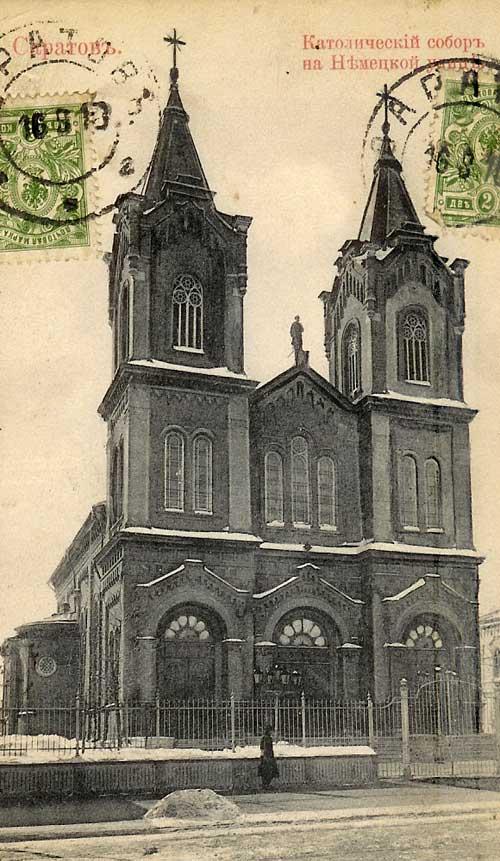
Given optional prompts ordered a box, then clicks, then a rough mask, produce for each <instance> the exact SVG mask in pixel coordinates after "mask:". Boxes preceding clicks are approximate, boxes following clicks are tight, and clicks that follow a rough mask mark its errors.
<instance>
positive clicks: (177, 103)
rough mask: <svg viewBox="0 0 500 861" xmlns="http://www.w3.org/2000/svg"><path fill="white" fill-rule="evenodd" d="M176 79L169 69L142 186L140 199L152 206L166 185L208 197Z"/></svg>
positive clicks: (173, 71) (161, 195) (174, 69)
mask: <svg viewBox="0 0 500 861" xmlns="http://www.w3.org/2000/svg"><path fill="white" fill-rule="evenodd" d="M178 78H179V70H178V69H177V67H176V66H174V67H173V68H172V69H170V94H169V97H168V102H167V106H166V108H165V110H164V112H163V118H162V123H161V127H160V132H159V135H158V140H157V141H156V146H155V149H154V152H153V157H152V159H151V164H150V166H149V172H148V176H147V179H146V182H145V186H144V196H145V197H146V198H147V199H149V200H151V201H154V202H155V203H156V202H158V201H160V200H163V199H164V198H165V196H166V183H168V184H170V183H174V184H175V185H174V187H176V188H177V189H179V190H182V188H183V187H184V189H185V190H186V191H187V190H188V189H189V190H190V193H191V194H196V189H200V192H201V195H202V196H204V197H206V196H207V193H208V194H210V195H211V192H210V189H209V185H208V182H207V179H206V176H205V174H204V171H203V168H202V166H201V161H200V159H199V156H198V153H197V152H196V147H195V145H194V142H193V138H192V137H191V132H190V131H189V116H188V115H187V113H186V111H185V110H184V106H183V104H182V101H181V97H180V95H179V87H178Z"/></svg>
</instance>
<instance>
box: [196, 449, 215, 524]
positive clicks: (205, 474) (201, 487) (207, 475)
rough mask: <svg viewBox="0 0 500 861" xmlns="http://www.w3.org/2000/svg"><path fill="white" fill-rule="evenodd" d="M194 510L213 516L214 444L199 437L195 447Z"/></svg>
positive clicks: (197, 512)
mask: <svg viewBox="0 0 500 861" xmlns="http://www.w3.org/2000/svg"><path fill="white" fill-rule="evenodd" d="M193 480H194V510H195V513H196V514H212V442H211V440H210V439H208V437H206V436H198V437H196V439H195V441H194V447H193Z"/></svg>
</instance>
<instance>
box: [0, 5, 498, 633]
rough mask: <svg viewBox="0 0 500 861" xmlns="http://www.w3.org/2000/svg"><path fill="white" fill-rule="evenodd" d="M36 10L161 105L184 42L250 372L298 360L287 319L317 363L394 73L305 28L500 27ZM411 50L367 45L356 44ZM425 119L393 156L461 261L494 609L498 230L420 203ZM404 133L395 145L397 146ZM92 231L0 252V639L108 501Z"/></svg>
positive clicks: (389, 15) (43, 591) (184, 92)
mask: <svg viewBox="0 0 500 861" xmlns="http://www.w3.org/2000/svg"><path fill="white" fill-rule="evenodd" d="M9 9H10V13H9ZM457 12H458V13H459V14H457ZM479 13H481V14H479ZM2 15H3V18H4V20H3V21H2V24H3V28H4V29H7V28H8V27H7V25H8V24H10V23H12V21H13V22H14V24H16V25H18V24H19V25H20V24H25V23H28V22H30V21H32V20H34V19H35V18H36V17H37V16H36V5H35V4H34V3H31V2H28V3H24V4H23V7H22V10H21V11H19V5H18V4H16V5H14V4H13V3H11V4H9V3H7V4H4V6H3V10H2ZM44 15H45V16H46V17H47V18H49V17H51V16H52V17H58V18H59V19H61V20H62V21H63V23H64V26H65V27H66V26H67V27H69V26H71V27H76V28H77V29H78V38H81V39H92V38H96V37H97V35H105V36H106V38H108V39H111V41H112V42H113V43H114V44H117V45H121V46H122V50H123V53H124V55H125V56H126V57H128V58H133V60H134V61H136V62H137V64H138V65H141V64H142V66H144V64H149V66H150V67H151V68H152V70H153V72H154V74H155V75H156V76H157V78H158V82H159V83H158V87H157V89H156V92H155V96H156V97H157V99H158V102H159V103H160V104H161V105H163V104H164V103H165V100H166V97H167V90H168V69H169V66H170V53H169V49H168V47H167V46H166V45H165V43H164V42H163V36H164V35H166V34H168V33H170V32H171V31H172V28H173V27H174V26H175V27H176V28H177V31H178V33H179V34H180V35H181V36H182V37H183V38H184V39H185V41H186V42H187V43H188V44H187V46H186V47H185V48H182V51H181V53H180V56H179V67H180V91H181V96H182V99H183V102H184V106H185V108H186V110H187V111H188V113H189V115H190V117H191V123H190V125H191V131H192V135H193V138H194V140H195V143H196V146H197V149H198V152H199V155H200V157H201V160H202V163H203V166H204V169H205V173H206V175H207V178H208V181H209V183H210V185H211V187H212V188H213V189H214V190H216V192H217V196H216V203H217V206H218V208H219V209H220V210H222V211H223V212H229V213H240V214H244V215H251V216H253V219H254V220H253V223H252V226H251V228H250V232H249V244H248V267H249V280H248V293H247V296H246V300H245V326H246V334H245V350H246V371H247V373H248V375H249V376H250V377H252V378H255V379H258V380H265V379H269V378H271V377H273V376H274V375H275V374H277V373H279V372H280V371H282V370H284V369H285V368H286V367H288V366H289V365H290V364H291V363H292V358H291V356H290V341H289V334H288V331H289V327H290V323H291V321H292V319H293V317H294V316H295V314H300V316H301V319H302V322H303V324H304V327H305V335H304V345H305V347H306V348H307V349H309V351H310V360H311V365H312V366H313V367H314V368H315V369H316V370H317V371H319V372H320V373H323V374H327V366H326V360H325V356H324V351H323V330H322V327H323V320H322V306H321V303H320V301H319V300H318V298H317V297H318V294H319V293H320V292H321V291H322V290H328V289H330V287H331V284H332V280H333V274H334V268H333V264H334V261H335V259H336V257H337V251H338V249H339V248H340V246H341V245H342V244H343V242H344V241H345V240H347V239H350V238H354V237H355V236H356V235H357V231H358V229H359V223H360V221H361V216H362V212H363V207H364V204H365V201H366V198H367V194H368V190H369V182H370V175H371V168H372V164H373V152H372V150H371V147H368V150H367V157H366V163H365V168H366V171H365V172H366V177H365V181H363V176H362V173H363V172H362V169H361V168H362V162H361V152H362V143H363V136H364V134H365V131H366V128H367V123H368V120H369V118H370V115H371V113H372V110H373V108H374V106H375V104H376V103H377V101H378V99H377V96H376V93H377V92H378V91H380V89H381V87H383V84H384V82H385V81H388V83H389V84H390V83H391V81H392V80H393V79H394V78H395V77H397V75H398V74H401V73H398V72H390V71H384V70H380V69H377V70H372V71H368V70H365V71H351V70H347V69H345V70H343V71H342V70H339V69H337V70H330V69H329V68H328V61H329V56H330V53H331V51H326V52H315V51H309V52H305V51H304V50H303V36H304V34H314V35H316V36H319V37H326V38H329V37H332V38H342V39H344V38H349V37H352V38H356V37H357V38H367V37H370V38H372V37H380V38H384V39H389V38H396V37H400V36H402V35H404V34H405V33H408V34H419V37H420V42H421V44H424V43H425V42H426V41H427V39H429V38H431V39H432V38H436V37H439V36H440V35H441V36H443V35H444V36H446V35H447V34H449V33H456V34H457V37H460V38H462V37H477V38H482V39H483V40H484V42H485V45H486V47H485V49H484V52H486V53H488V54H489V55H491V56H495V55H496V54H500V25H498V24H496V23H495V22H496V20H497V18H496V15H495V6H494V4H493V3H492V2H491V3H490V2H489V0H483V2H480V3H479V4H475V5H474V7H472V5H471V4H469V3H465V2H464V3H462V2H453V3H449V2H448V3H447V2H430V0H427V2H421V0H412V2H406V0H399V2H395V3H387V2H384V3H382V2H376V0H370V2H364V3H357V4H356V3H349V2H347V3H343V4H342V5H340V4H337V3H333V2H325V0H321V2H309V3H298V2H295V0H283V2H280V3H278V2H274V3H272V2H257V0H256V1H255V2H249V0H240V2H238V3H234V2H230V0H212V2H203V1H202V0H199V2H182V3H181V2H156V0H154V2H153V0H151V1H150V2H146V0H133V2H131V3H129V4H127V15H126V16H124V15H123V6H122V5H120V4H117V3H115V2H114V0H110V2H108V3H106V4H105V5H104V4H100V3H97V2H87V3H83V4H76V3H72V2H65V3H64V4H60V3H57V2H47V3H45V4H44ZM450 22H451V23H450ZM14 24H13V25H14ZM337 53H339V52H337ZM340 53H344V54H345V56H347V55H350V54H351V53H353V52H352V51H349V50H346V51H344V50H341V51H340ZM410 53H412V52H409V51H396V52H395V51H391V50H388V51H387V50H385V51H379V52H373V51H372V52H370V51H362V52H361V54H363V56H369V57H378V56H387V57H390V56H393V55H394V56H395V55H396V54H397V56H399V57H400V56H409V54H410ZM413 53H415V52H413ZM417 53H419V54H420V55H421V57H422V60H423V61H425V60H426V58H427V56H437V53H436V52H435V51H429V50H428V49H427V48H425V49H422V50H420V51H417ZM438 53H439V52H438ZM441 53H442V54H443V53H444V54H445V55H446V54H448V55H450V52H449V51H448V52H446V51H444V52H441ZM453 53H455V54H456V52H453V51H451V54H453ZM459 53H460V52H459ZM311 55H312V57H313V58H316V57H318V58H321V59H324V61H325V67H324V68H323V69H321V70H309V71H305V70H304V69H303V60H304V59H308V58H310V57H311ZM142 66H141V68H142ZM70 71H71V74H70ZM70 71H68V74H66V72H65V73H64V75H63V76H61V74H60V72H59V78H58V79H57V80H55V81H52V82H51V84H50V86H51V87H52V92H74V91H76V90H78V89H80V88H81V87H86V86H88V83H85V82H82V81H80V80H79V79H78V75H77V74H75V75H73V76H72V74H73V71H74V70H70ZM391 76H392V77H391ZM41 86H42V84H41V82H40V80H39V79H38V78H37V73H34V74H33V75H32V76H31V77H29V78H25V79H24V80H23V86H22V88H21V89H19V91H18V93H19V92H22V93H23V94H24V95H26V93H27V92H28V90H30V91H31V92H40V87H41ZM43 86H44V87H48V86H49V85H48V84H47V82H44V84H43ZM103 86H104V84H103ZM107 86H108V88H109V87H111V85H110V84H108V85H107ZM37 88H38V89H37ZM44 91H45V92H49V90H48V89H45V90H44ZM18 93H17V94H18ZM141 123H142V124H141ZM395 125H397V121H393V127H394V126H395ZM392 130H394V128H393V129H392ZM396 131H397V129H396ZM434 133H435V129H433V127H432V122H429V123H423V124H422V127H421V129H420V130H419V133H418V134H416V135H414V137H413V139H412V141H411V145H409V146H408V148H407V151H406V152H405V157H404V159H403V169H404V177H405V180H406V184H407V187H408V190H409V192H410V194H411V196H412V199H413V202H414V204H415V206H416V208H417V211H418V213H419V215H420V216H421V218H422V221H423V223H424V224H425V225H426V227H427V228H428V230H429V232H431V233H433V234H434V233H437V234H438V235H439V237H440V238H439V240H438V242H437V249H438V251H439V253H440V254H442V255H445V256H448V257H449V258H450V259H453V258H454V257H465V258H467V259H469V260H470V261H471V264H470V267H469V269H468V270H467V273H466V309H467V319H466V330H465V335H464V365H465V397H466V400H467V402H468V403H469V404H470V405H471V406H473V407H475V408H477V409H479V415H478V417H477V418H476V419H475V421H474V423H473V425H472V429H471V440H472V482H473V506H474V523H475V544H476V547H477V548H478V549H479V550H480V551H481V552H482V553H483V554H484V555H485V556H486V562H485V563H484V564H483V566H482V570H481V595H480V601H481V604H480V607H481V611H482V612H486V611H488V610H490V609H493V608H495V607H496V606H499V607H500V591H499V586H498V576H497V572H498V560H499V556H500V537H499V535H498V529H497V517H496V511H497V508H496V506H497V504H498V502H499V498H498V486H499V470H498V466H497V462H496V456H495V451H497V452H498V451H499V450H500V446H499V430H498V403H499V400H500V382H499V381H500V350H499V347H498V319H499V316H500V298H499V287H498V283H497V281H498V276H497V273H498V265H497V260H498V252H499V241H500V232H499V233H498V234H497V233H496V231H500V227H498V228H496V229H495V228H490V230H489V231H485V230H484V229H476V231H475V232H473V231H457V230H454V229H453V228H448V229H446V230H444V229H442V228H441V227H438V225H436V224H435V223H434V222H433V221H432V220H431V219H430V218H428V217H426V216H425V215H424V212H425V206H426V200H427V198H428V195H429V193H430V192H429V185H430V188H431V190H432V182H433V179H434V176H433V174H432V172H431V171H430V170H429V167H428V158H427V156H426V155H425V150H426V149H427V147H428V145H429V141H430V140H431V139H432V135H433V134H434ZM154 135H155V122H154V112H150V114H149V115H148V116H147V117H146V113H144V115H143V117H142V119H141V118H139V119H138V120H137V129H134V136H132V135H131V138H130V145H131V146H135V152H136V153H137V154H138V157H139V158H140V155H141V154H142V156H143V157H144V158H145V159H147V158H148V153H150V152H151V150H152V146H153V142H154ZM132 137H133V139H132ZM398 146H399V142H398V141H396V152H397V154H398V155H401V152H400V151H399V152H398ZM94 156H95V154H94ZM97 186H98V187H97V189H93V191H92V194H94V192H95V194H96V196H97V198H98V199H99V200H100V201H103V200H108V199H110V195H112V194H113V190H114V191H115V192H116V190H117V188H118V181H117V178H116V175H114V177H113V176H112V175H111V172H110V174H109V175H108V176H107V178H101V177H100V178H99V180H98V182H97ZM96 226H97V234H96V235H95V236H94V245H93V249H92V253H91V254H90V255H88V256H87V257H85V258H83V257H81V256H80V257H78V256H77V257H76V258H75V259H70V260H65V259H57V260H54V259H49V260H47V259H45V260H43V259H40V257H39V256H37V257H36V258H33V257H30V256H29V255H30V254H32V253H33V252H25V253H24V256H25V257H26V260H25V261H24V262H14V261H13V260H12V259H10V258H9V259H3V258H2V254H1V253H0V315H1V317H0V319H1V322H2V342H1V344H0V352H1V362H2V375H1V380H0V402H1V408H2V423H1V424H2V430H1V434H0V457H1V462H2V483H1V487H0V521H1V523H0V542H1V543H0V546H1V548H2V550H1V553H0V584H1V595H2V601H1V603H0V640H2V639H3V638H4V636H6V635H8V634H9V633H11V632H12V630H13V628H15V626H16V625H19V624H21V623H22V622H24V621H27V620H30V619H33V618H41V617H44V616H46V615H48V614H50V613H51V612H53V611H54V609H55V607H54V602H53V596H52V594H51V591H50V589H49V587H48V586H47V580H48V578H49V577H50V574H51V573H52V571H53V569H54V567H55V566H56V565H57V563H58V562H59V560H60V558H61V557H62V555H63V553H64V550H65V548H66V547H67V546H68V545H69V543H70V542H71V539H72V538H73V536H74V534H75V532H76V531H77V530H78V528H79V527H80V525H81V523H82V522H83V520H84V519H85V517H86V515H87V513H88V511H89V510H90V507H91V505H92V504H94V503H95V502H98V501H100V500H102V499H104V497H105V481H104V477H105V426H104V423H103V422H102V420H101V419H100V418H99V417H98V415H97V412H96V410H97V406H98V404H99V403H100V401H101V399H102V396H103V394H104V392H105V390H106V388H107V386H108V384H109V381H110V374H111V343H110V330H109V326H108V321H107V268H106V265H105V263H104V262H103V254H104V253H105V252H106V251H109V250H110V248H111V242H112V236H113V223H112V213H109V214H108V215H106V216H103V217H102V218H100V219H99V220H98V223H97V224H96Z"/></svg>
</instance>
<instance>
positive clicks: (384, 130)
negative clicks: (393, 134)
mask: <svg viewBox="0 0 500 861" xmlns="http://www.w3.org/2000/svg"><path fill="white" fill-rule="evenodd" d="M377 96H380V98H381V99H382V101H383V102H384V122H383V123H382V134H383V135H388V134H389V129H390V125H389V98H390V96H389V88H388V86H387V84H384V92H383V93H377Z"/></svg>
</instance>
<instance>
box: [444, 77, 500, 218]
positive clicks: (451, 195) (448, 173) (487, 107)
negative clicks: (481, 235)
mask: <svg viewBox="0 0 500 861" xmlns="http://www.w3.org/2000/svg"><path fill="white" fill-rule="evenodd" d="M444 87H445V92H444V98H443V99H442V102H443V107H442V110H441V131H440V138H439V142H438V143H437V145H434V146H433V147H431V155H432V160H433V164H434V167H435V184H433V186H434V187H433V207H432V217H433V218H434V219H435V220H436V221H438V222H440V223H442V224H445V225H447V226H450V227H465V226H467V225H471V226H472V225H491V226H495V225H498V224H500V194H499V182H500V104H499V102H498V92H499V86H498V84H497V83H493V82H492V83H489V84H488V83H478V84H477V87H476V90H475V91H474V88H473V86H466V87H464V86H463V82H462V80H460V79H458V80H447V81H444Z"/></svg>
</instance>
